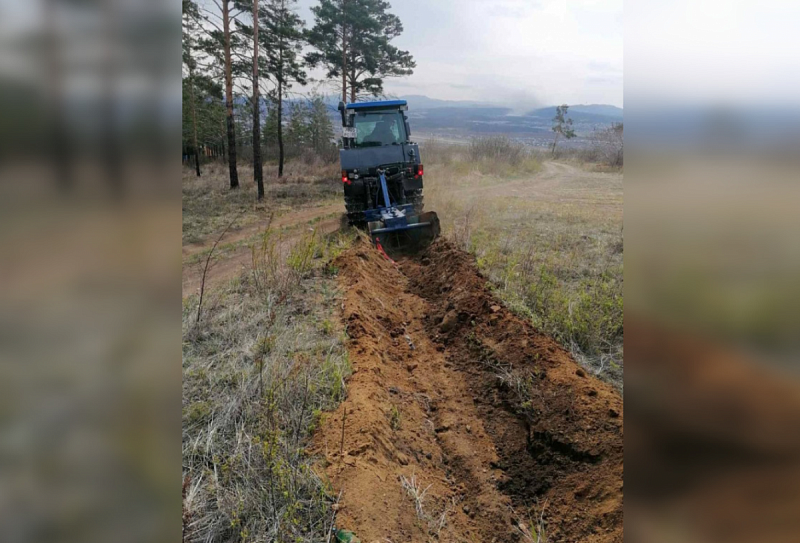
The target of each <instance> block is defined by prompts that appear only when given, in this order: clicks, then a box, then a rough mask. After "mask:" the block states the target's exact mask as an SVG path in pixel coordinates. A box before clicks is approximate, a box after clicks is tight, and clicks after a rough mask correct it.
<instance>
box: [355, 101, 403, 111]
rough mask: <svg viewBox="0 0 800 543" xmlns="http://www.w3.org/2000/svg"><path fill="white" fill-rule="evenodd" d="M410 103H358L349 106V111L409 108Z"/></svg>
mask: <svg viewBox="0 0 800 543" xmlns="http://www.w3.org/2000/svg"><path fill="white" fill-rule="evenodd" d="M407 105H408V102H406V101H405V100H383V101H380V102H356V103H354V104H347V106H346V107H347V109H378V108H387V107H400V106H407Z"/></svg>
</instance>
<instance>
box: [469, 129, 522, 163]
mask: <svg viewBox="0 0 800 543" xmlns="http://www.w3.org/2000/svg"><path fill="white" fill-rule="evenodd" d="M469 157H470V159H472V160H475V161H491V162H495V163H500V164H510V165H512V166H517V165H519V164H520V163H521V162H522V161H523V160H524V159H526V158H527V157H528V151H527V149H526V148H525V146H524V145H523V144H521V143H517V142H515V141H513V140H512V139H510V138H508V137H506V136H487V137H482V138H473V139H472V141H471V142H470V144H469Z"/></svg>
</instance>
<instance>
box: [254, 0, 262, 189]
mask: <svg viewBox="0 0 800 543" xmlns="http://www.w3.org/2000/svg"><path fill="white" fill-rule="evenodd" d="M258 24H259V21H258V0H253V177H255V180H256V184H257V185H258V199H259V201H260V200H263V199H264V168H263V165H262V164H261V104H260V103H259V98H258Z"/></svg>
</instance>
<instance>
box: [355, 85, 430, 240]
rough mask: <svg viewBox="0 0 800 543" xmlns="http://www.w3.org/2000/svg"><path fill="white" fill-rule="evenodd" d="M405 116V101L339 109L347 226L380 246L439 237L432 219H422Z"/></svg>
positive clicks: (415, 155) (418, 170)
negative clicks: (360, 229) (362, 231)
mask: <svg viewBox="0 0 800 543" xmlns="http://www.w3.org/2000/svg"><path fill="white" fill-rule="evenodd" d="M406 111H408V104H407V103H406V101H405V100H384V101H378V102H358V103H354V104H345V103H344V102H340V103H339V112H340V114H341V118H342V139H341V143H342V145H341V148H340V149H339V160H340V162H341V167H342V184H343V186H344V197H345V206H346V207H347V217H348V220H349V222H350V224H353V225H355V226H358V227H364V226H366V227H368V229H369V231H370V233H371V234H372V237H373V240H376V241H377V242H379V241H380V240H379V239H377V238H376V236H377V235H383V238H384V240H385V241H384V243H383V244H384V245H388V244H389V242H390V241H391V242H392V243H391V244H392V245H405V242H406V241H408V240H407V239H404V238H405V237H409V236H410V237H411V238H421V239H430V240H432V239H433V238H435V237H436V236H438V234H439V220H438V218H437V217H436V213H433V212H429V213H422V208H423V200H422V187H423V173H424V172H423V166H422V161H421V157H420V153H419V146H418V145H417V144H416V143H413V142H412V141H411V127H410V125H409V122H408V117H407V116H406ZM411 230H416V231H417V232H413V233H411V232H409V231H411ZM412 241H413V240H412ZM395 242H397V243H395Z"/></svg>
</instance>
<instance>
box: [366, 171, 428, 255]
mask: <svg viewBox="0 0 800 543" xmlns="http://www.w3.org/2000/svg"><path fill="white" fill-rule="evenodd" d="M379 175H380V182H381V190H382V192H383V201H384V203H385V207H379V208H376V209H369V210H367V211H366V217H367V226H368V227H369V235H370V237H371V238H372V242H373V243H380V244H381V245H382V246H383V247H385V248H386V249H395V250H400V251H415V250H417V249H419V248H421V247H424V246H426V245H428V244H429V243H431V242H432V241H433V240H434V239H436V238H437V237H438V236H439V233H440V231H441V228H440V226H439V217H438V216H437V215H436V213H435V212H433V211H428V212H426V213H421V214H420V215H416V214H415V212H414V206H413V205H411V204H403V205H396V204H392V203H391V200H390V198H389V190H388V189H387V187H386V177H385V175H384V172H383V170H379Z"/></svg>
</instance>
